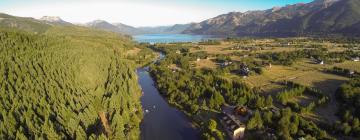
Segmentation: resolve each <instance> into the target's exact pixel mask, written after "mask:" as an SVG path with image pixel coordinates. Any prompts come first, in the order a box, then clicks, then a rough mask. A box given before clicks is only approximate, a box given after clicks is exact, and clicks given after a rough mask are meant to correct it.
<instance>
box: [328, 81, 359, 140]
mask: <svg viewBox="0 0 360 140" xmlns="http://www.w3.org/2000/svg"><path fill="white" fill-rule="evenodd" d="M336 96H337V99H338V100H339V102H340V107H339V112H338V115H339V117H340V118H341V122H338V124H336V125H335V127H334V128H335V130H337V131H338V132H339V133H340V134H344V135H352V136H356V137H359V136H360V126H359V125H360V123H359V119H360V78H359V77H355V78H353V79H351V80H350V81H349V82H348V83H345V84H343V85H341V86H340V88H339V89H338V90H337V92H336Z"/></svg>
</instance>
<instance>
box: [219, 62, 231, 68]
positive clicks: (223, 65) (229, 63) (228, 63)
mask: <svg viewBox="0 0 360 140" xmlns="http://www.w3.org/2000/svg"><path fill="white" fill-rule="evenodd" d="M231 64H232V62H231V61H225V62H223V63H221V64H220V65H221V67H226V66H229V65H231Z"/></svg>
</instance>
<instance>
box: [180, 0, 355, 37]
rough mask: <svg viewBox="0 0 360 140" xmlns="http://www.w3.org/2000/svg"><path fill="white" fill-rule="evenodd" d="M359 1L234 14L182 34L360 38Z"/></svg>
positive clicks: (321, 0) (324, 0)
mask: <svg viewBox="0 0 360 140" xmlns="http://www.w3.org/2000/svg"><path fill="white" fill-rule="evenodd" d="M359 29H360V0H314V1H313V2H310V3H306V4H304V3H298V4H294V5H287V6H284V7H274V8H272V9H268V10H259V11H248V12H244V13H241V12H231V13H228V14H224V15H220V16H217V17H215V18H211V19H208V20H205V21H203V22H200V23H194V24H191V25H190V27H189V28H187V29H186V30H185V31H184V32H183V33H187V34H206V35H224V36H300V35H328V34H343V35H357V36H358V35H360V30H359Z"/></svg>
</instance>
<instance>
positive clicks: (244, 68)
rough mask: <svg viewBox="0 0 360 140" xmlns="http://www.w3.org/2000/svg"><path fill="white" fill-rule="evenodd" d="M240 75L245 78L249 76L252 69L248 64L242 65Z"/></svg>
mask: <svg viewBox="0 0 360 140" xmlns="http://www.w3.org/2000/svg"><path fill="white" fill-rule="evenodd" d="M239 73H240V75H243V76H245V77H246V76H249V73H250V69H249V67H248V66H247V65H246V64H241V65H240V71H239Z"/></svg>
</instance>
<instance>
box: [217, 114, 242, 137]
mask: <svg viewBox="0 0 360 140" xmlns="http://www.w3.org/2000/svg"><path fill="white" fill-rule="evenodd" d="M219 118H220V122H221V124H222V125H223V127H224V128H225V131H226V133H227V134H228V136H229V137H230V138H231V139H232V140H241V139H242V138H244V134H245V129H246V126H245V125H244V124H242V123H238V122H237V121H235V120H234V119H233V118H232V117H231V116H229V115H228V114H226V113H220V114H219Z"/></svg>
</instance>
